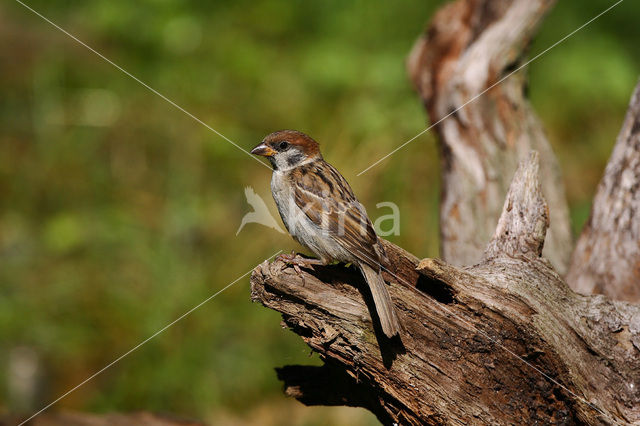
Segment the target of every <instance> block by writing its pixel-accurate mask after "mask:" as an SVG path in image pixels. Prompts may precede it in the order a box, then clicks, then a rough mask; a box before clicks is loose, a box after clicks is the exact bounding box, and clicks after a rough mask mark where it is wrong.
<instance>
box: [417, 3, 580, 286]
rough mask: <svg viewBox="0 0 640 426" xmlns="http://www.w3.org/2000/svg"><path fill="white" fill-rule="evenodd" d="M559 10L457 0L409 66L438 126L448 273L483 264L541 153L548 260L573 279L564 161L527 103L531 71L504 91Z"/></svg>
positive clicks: (430, 31) (439, 16)
mask: <svg viewBox="0 0 640 426" xmlns="http://www.w3.org/2000/svg"><path fill="white" fill-rule="evenodd" d="M553 4H554V1H552V0H458V1H456V2H454V3H450V4H448V5H446V6H444V7H443V8H442V9H441V10H440V11H439V12H437V13H436V15H435V16H434V18H433V19H432V22H431V25H430V27H429V29H428V30H427V32H426V33H425V34H424V35H423V36H422V37H421V38H420V39H419V40H418V41H417V42H416V44H415V46H414V48H413V50H412V52H411V54H410V56H409V60H408V70H409V74H410V76H411V79H412V80H413V82H414V84H415V87H416V89H417V91H418V92H419V94H420V96H421V97H422V99H423V101H424V104H425V107H426V109H427V112H428V114H429V117H430V119H431V122H432V123H434V124H435V123H437V124H436V126H435V129H436V131H437V133H438V136H439V139H440V148H441V157H442V175H443V179H442V202H441V206H440V232H441V255H442V258H443V259H444V260H446V261H447V262H449V263H452V264H455V265H472V264H474V263H477V262H478V261H480V259H481V257H482V254H483V250H484V248H485V246H486V244H487V242H488V241H489V239H490V238H491V232H492V230H493V229H495V226H496V223H497V221H498V216H499V214H500V208H501V206H502V202H503V200H504V196H505V194H506V192H507V188H508V185H509V178H510V177H511V176H513V173H514V171H515V169H516V167H517V165H518V162H519V161H520V160H522V159H523V158H525V157H526V155H527V153H528V152H529V151H530V150H531V149H534V150H536V151H538V152H539V153H540V157H541V160H542V161H541V167H542V178H541V179H542V180H541V184H542V192H543V193H544V194H545V197H546V199H547V200H548V202H549V208H550V211H549V215H550V219H551V227H550V230H549V235H548V236H547V243H546V247H545V250H544V251H545V256H546V257H547V258H548V259H549V260H551V262H552V263H553V265H554V266H555V268H556V270H557V271H559V272H560V273H561V274H564V273H565V272H566V270H567V267H568V263H569V257H570V253H571V247H572V238H571V228H570V224H569V215H568V208H567V202H566V198H565V193H564V184H563V182H562V179H561V176H560V172H559V167H558V164H557V161H556V158H555V156H554V154H553V152H552V150H551V147H550V145H549V143H548V141H547V139H546V137H545V135H544V132H543V129H542V126H541V124H540V122H539V121H538V118H537V117H536V115H535V113H534V111H533V109H532V107H531V105H530V104H529V102H528V100H527V99H526V93H525V92H526V76H525V71H524V70H519V71H517V72H516V73H515V74H513V75H511V76H509V77H508V78H506V79H505V80H504V81H501V80H502V79H503V78H505V77H506V76H507V75H508V74H509V73H511V72H512V71H515V70H516V69H518V67H520V66H521V64H523V63H524V61H525V52H526V50H527V46H528V45H529V42H530V41H531V38H532V37H533V35H534V34H535V30H536V28H537V26H538V24H539V22H540V21H541V19H542V17H543V16H544V14H545V13H546V12H547V11H548V10H549V8H550V7H551V6H552V5H553ZM498 82H500V83H499V84H497V85H495V84H496V83H498ZM493 85H495V87H492V86H493ZM487 89H489V90H488V91H487V92H486V93H484V94H482V95H481V96H479V97H477V96H478V95H479V94H481V93H482V92H483V91H485V90H487ZM476 97H477V98H476ZM459 108H460V109H459ZM454 111H455V112H454Z"/></svg>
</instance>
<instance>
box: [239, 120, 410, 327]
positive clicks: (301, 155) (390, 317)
mask: <svg viewBox="0 0 640 426" xmlns="http://www.w3.org/2000/svg"><path fill="white" fill-rule="evenodd" d="M251 153H252V154H255V155H261V156H263V157H267V158H268V159H269V162H270V163H271V165H272V166H273V175H272V177H271V192H272V194H273V198H274V200H275V202H276V205H277V206H278V211H279V212H280V216H281V217H282V221H283V222H284V224H285V226H286V228H287V230H288V231H289V233H290V234H291V236H293V238H295V239H296V240H297V241H298V242H299V243H300V244H302V245H303V246H305V247H307V248H308V249H310V250H311V251H313V253H315V255H316V256H318V258H319V259H306V258H302V257H299V256H295V255H281V256H280V258H281V259H282V260H284V261H286V262H287V263H289V264H292V265H294V268H296V270H297V271H298V272H300V269H299V267H300V266H302V267H312V265H326V264H327V263H329V262H331V261H332V260H337V261H340V262H345V263H353V264H354V265H356V266H357V267H358V268H359V269H360V271H361V272H362V274H363V275H364V278H365V280H366V281H367V284H368V285H369V288H370V290H371V295H372V296H373V301H374V304H375V307H376V312H377V313H378V317H379V318H380V325H381V326H382V331H383V332H384V334H385V335H386V336H387V337H393V336H394V335H396V334H399V332H400V323H399V321H398V317H397V315H396V312H395V309H394V307H393V302H392V300H391V297H390V296H389V292H388V291H387V287H386V283H385V282H384V279H383V278H382V275H381V269H382V265H383V264H385V263H386V262H387V260H386V254H385V253H384V249H383V247H382V245H381V244H380V241H379V240H378V236H377V235H376V233H375V231H374V229H373V226H372V224H371V221H370V220H369V218H368V216H367V213H366V211H365V209H364V207H363V206H362V204H360V202H359V201H358V200H357V199H356V197H355V195H354V194H353V191H352V190H351V187H350V186H349V184H348V183H347V181H346V180H345V178H344V177H342V175H341V174H340V173H339V172H338V171H337V170H336V169H335V168H334V167H333V166H332V165H330V164H329V163H327V162H326V161H324V159H323V158H322V154H320V148H319V146H318V143H317V142H316V141H315V140H313V139H312V138H311V137H309V136H307V135H305V134H304V133H302V132H298V131H295V130H282V131H279V132H275V133H271V134H270V135H268V136H267V137H265V138H264V140H263V141H262V142H261V143H260V144H259V145H258V146H256V147H255V148H254V149H253V150H252V151H251Z"/></svg>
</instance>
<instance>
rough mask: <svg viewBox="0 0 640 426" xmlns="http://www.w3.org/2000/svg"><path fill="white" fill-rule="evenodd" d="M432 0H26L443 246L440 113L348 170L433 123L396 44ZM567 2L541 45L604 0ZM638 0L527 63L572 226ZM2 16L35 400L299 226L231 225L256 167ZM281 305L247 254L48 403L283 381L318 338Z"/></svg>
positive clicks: (204, 400)
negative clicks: (289, 318) (278, 136)
mask: <svg viewBox="0 0 640 426" xmlns="http://www.w3.org/2000/svg"><path fill="white" fill-rule="evenodd" d="M440 3H441V2H422V1H417V0H410V1H406V2H399V3H398V2H396V3H393V2H389V3H375V6H374V5H372V3H370V2H366V3H365V2H364V1H355V2H351V3H345V2H338V1H336V0H333V1H319V0H314V1H310V2H287V1H284V0H272V1H259V2H247V1H241V2H232V1H218V2H194V1H178V0H146V1H137V2H125V1H102V0H101V1H98V0H94V1H89V2H80V3H78V2H56V3H52V2H45V1H43V0H38V1H35V0H34V1H31V2H29V4H30V5H31V6H32V7H34V8H35V9H36V10H38V11H39V12H41V13H42V14H43V15H45V16H47V17H49V18H50V19H52V20H53V21H54V22H56V23H58V24H60V25H61V26H62V27H63V28H65V29H67V30H68V31H69V32H71V33H72V34H74V35H76V36H78V37H79V38H80V39H81V40H83V41H85V42H86V43H88V44H89V45H90V46H92V47H94V48H95V49H97V50H98V51H99V52H101V53H103V54H104V55H105V56H107V57H108V58H110V59H112V60H113V61H114V62H116V63H117V64H119V65H121V66H122V67H123V68H125V69H126V70H128V71H129V72H131V73H132V74H134V75H135V76H137V77H138V78H140V79H141V80H142V81H144V82H146V83H147V84H149V85H150V86H151V87H153V88H155V89H157V90H158V91H159V92H161V93H162V94H164V95H166V96H167V97H168V98H170V99H172V100H173V101H175V102H176V103H177V104H179V105H181V106H182V107H184V108H185V109H186V110H188V111H189V112H191V113H192V114H194V115H195V116H196V117H198V118H200V119H201V120H203V121H204V122H206V123H207V124H209V125H211V126H212V127H213V128H215V129H217V130H218V131H220V132H221V133H223V134H224V135H226V136H228V137H229V138H231V139H232V140H234V141H235V142H236V143H238V144H239V145H240V146H242V147H243V148H245V149H250V148H251V147H252V146H254V145H255V144H256V143H257V142H258V141H259V140H260V139H261V138H262V137H263V136H264V135H265V134H267V133H270V132H271V131H274V130H277V129H282V128H296V129H300V130H302V131H305V132H308V133H310V134H311V135H313V136H314V137H315V138H316V139H318V140H319V141H320V142H321V144H322V146H323V151H324V154H325V157H326V158H327V159H328V160H329V161H330V162H332V163H334V164H335V165H336V166H337V167H338V168H339V169H340V170H341V171H343V172H344V174H345V176H346V177H347V179H348V180H349V181H350V182H351V183H352V185H353V187H354V189H355V191H356V193H357V194H358V195H359V196H360V198H361V199H362V201H363V202H364V204H365V205H366V206H367V207H368V208H369V211H370V213H371V215H372V216H376V212H375V204H376V203H377V202H380V201H393V202H395V203H397V204H398V205H399V207H400V209H401V212H402V221H401V235H400V236H399V237H396V238H395V240H394V241H395V242H397V243H398V244H400V245H402V246H403V247H405V248H406V249H408V250H409V251H412V252H414V253H416V254H417V255H420V256H437V253H438V231H437V215H438V189H439V176H438V157H437V149H436V146H435V138H434V136H433V135H431V134H427V135H424V136H422V137H421V138H419V139H418V140H416V141H415V142H413V143H412V144H411V145H409V146H408V147H406V148H405V149H403V150H401V151H400V152H398V153H397V154H396V155H394V156H393V157H392V158H390V159H389V160H388V161H385V162H384V163H382V164H381V165H379V166H378V167H376V168H374V169H372V170H371V171H370V172H368V173H367V174H366V175H364V176H363V177H356V174H357V173H358V172H359V171H360V170H362V169H364V168H365V167H367V166H368V165H369V164H371V163H372V162H373V161H376V160H378V159H379V158H380V157H382V156H383V155H385V154H386V153H388V152H389V151H391V150H392V149H394V148H395V147H397V146H398V145H400V144H401V143H403V142H405V141H406V140H408V139H410V138H411V137H413V136H414V135H415V134H417V133H418V132H420V131H421V130H422V129H424V127H425V123H426V120H425V114H424V111H423V109H422V106H421V104H420V102H419V100H418V98H417V96H416V95H415V94H414V93H413V91H412V89H411V87H410V84H409V82H408V79H407V78H406V76H405V70H404V60H405V57H406V54H407V53H408V51H409V49H410V47H411V45H412V43H413V41H414V40H415V38H416V37H417V35H418V34H419V33H420V32H421V31H422V29H423V28H424V25H425V23H426V22H427V20H428V18H429V16H430V15H431V14H432V12H433V11H434V10H435V8H436V7H437V6H439V4H440ZM574 6H575V5H571V4H569V3H566V2H559V4H558V6H557V8H556V9H555V10H553V11H552V12H551V14H550V15H549V17H548V19H547V20H546V21H545V23H544V25H543V27H542V31H541V34H540V36H539V38H538V40H537V41H536V43H535V44H534V46H533V47H532V55H531V56H533V54H536V53H537V52H540V51H542V50H543V49H544V48H546V47H547V46H549V45H551V44H552V43H554V42H555V41H557V40H558V39H559V38H561V37H562V36H564V35H565V34H567V33H569V32H570V31H572V30H573V29H575V28H576V27H578V26H579V25H581V24H582V23H584V22H586V21H587V20H588V19H590V18H591V17H592V16H594V15H596V14H597V13H598V12H599V11H600V10H602V8H603V7H604V6H603V5H602V4H601V2H598V1H595V0H589V1H584V2H582V3H581V8H579V9H577V8H575V7H574ZM638 13H640V6H639V5H637V4H635V3H633V2H625V3H623V4H622V5H620V6H619V7H618V8H616V9H614V10H613V11H612V12H611V13H610V14H608V15H606V16H604V17H603V18H602V19H600V20H598V21H596V22H594V23H593V24H591V25H590V26H589V27H587V28H585V29H584V30H583V31H581V32H580V33H578V34H576V35H575V36H574V37H572V38H571V39H569V40H567V41H566V42H565V43H563V44H561V45H560V46H558V47H557V48H555V49H554V50H552V51H550V52H549V53H548V54H546V55H544V56H543V57H541V58H540V59H539V60H537V61H536V62H535V63H534V64H532V65H531V67H530V70H529V71H530V75H531V88H530V90H531V97H532V100H533V103H534V105H535V106H536V109H537V110H538V112H539V114H540V116H541V118H542V120H543V121H544V122H545V124H546V125H547V129H548V132H549V135H550V139H551V141H552V143H553V145H554V149H555V150H556V152H557V153H558V155H559V158H560V161H561V163H562V166H563V168H564V173H565V178H566V182H567V190H568V196H569V199H570V201H571V205H572V209H573V210H572V211H573V215H574V221H575V225H576V230H579V229H580V226H581V223H582V222H583V221H584V220H585V219H586V216H587V215H588V211H589V202H590V199H591V196H592V194H593V191H594V189H595V185H596V184H597V182H598V179H599V177H600V174H601V172H602V169H603V167H604V164H605V163H606V160H607V157H608V155H609V153H610V150H611V147H612V145H613V142H614V140H615V135H616V134H617V131H618V129H619V126H620V124H621V122H622V117H623V114H624V111H625V109H626V103H627V100H628V98H629V96H630V94H631V90H632V87H633V85H634V84H635V81H636V78H637V74H638V69H639V65H640V53H639V52H638V51H637V49H636V43H637V40H638V36H639V35H640V34H639V32H640V28H638V27H637V25H636V22H635V17H637V16H638ZM0 28H1V29H0V43H1V44H2V49H0V61H1V63H2V67H0V90H1V93H2V97H0V126H1V128H2V131H0V194H1V197H0V347H2V348H7V350H3V351H1V353H0V362H1V365H7V363H8V353H9V349H10V348H12V347H16V346H27V347H30V348H33V349H34V350H35V351H36V352H37V353H38V354H39V356H40V359H41V360H42V364H43V366H44V369H45V371H46V375H47V379H48V380H46V383H48V384H49V386H48V387H47V388H46V392H44V394H43V396H42V399H40V400H38V401H36V402H35V406H34V407H33V408H34V409H37V408H40V407H39V406H38V404H43V403H45V402H48V401H50V400H52V399H54V398H55V397H57V396H58V395H60V394H61V393H63V392H65V391H66V390H68V389H69V388H71V387H73V386H75V385H76V384H77V383H79V382H80V381H82V380H83V379H84V378H86V377H88V376H89V375H91V374H92V373H94V372H95V371H97V370H99V369H100V368H102V367H103V366H104V365H106V364H108V363H109V362H111V361H112V360H114V359H115V358H117V357H118V356H119V355H121V354H123V353H125V352H126V351H127V350H129V349H130V348H132V347H133V346H135V345H136V344H138V343H139V342H141V341H142V340H144V339H145V338H147V337H149V336H151V335H152V334H153V333H155V332H156V331H157V330H159V329H160V328H162V327H164V326H165V325H166V324H168V323H170V322H171V321H173V320H174V319H176V318H178V317H179V316H180V315H182V314H183V313H184V312H186V311H187V310H189V309H190V308H191V307H193V306H195V305H196V304H198V303H200V302H201V301H202V300H204V299H205V298H207V297H209V296H210V295H212V294H213V293H215V292H216V291H217V290H219V289H221V288H222V287H224V286H225V285H226V284H228V283H229V282H231V281H232V280H234V279H236V278H237V277H238V276H240V275H241V274H243V273H245V272H247V271H249V270H250V269H251V268H252V267H253V266H255V265H256V264H257V263H259V262H260V261H262V260H263V259H264V258H265V257H267V256H270V255H271V254H273V253H275V252H276V250H278V249H282V250H284V251H289V250H291V249H292V248H297V247H296V245H295V244H294V243H293V242H292V240H291V239H290V238H289V237H288V236H284V235H280V234H278V233H276V232H274V231H272V230H270V229H267V228H264V227H260V226H259V225H255V224H249V225H247V226H246V227H245V228H244V229H243V230H242V232H240V234H239V235H238V236H237V237H236V236H235V232H236V229H237V227H238V226H239V224H240V219H241V217H242V216H243V215H244V214H245V213H246V212H248V211H250V207H249V206H248V205H246V202H245V200H244V192H243V189H244V187H245V186H252V187H253V188H254V189H255V190H256V192H257V193H258V194H260V195H262V196H263V197H264V198H265V199H266V200H269V202H270V199H271V197H270V193H269V187H268V180H269V172H268V170H267V169H265V168H263V167H261V166H260V165H259V164H257V163H256V162H255V161H253V160H251V159H249V158H248V157H247V156H246V155H245V154H244V153H242V152H240V151H239V150H238V149H237V148H235V147H233V146H232V145H231V144H229V143H227V142H226V141H224V140H223V139H221V138H220V137H219V136H217V135H215V134H214V133H212V132H210V131H209V130H207V129H206V128H205V127H203V126H202V125H200V124H198V123H197V122H195V121H194V120H193V119H191V118H190V117H188V116H187V115H185V114H184V113H183V112H181V111H179V110H177V109H176V108H174V107H173V106H171V105H170V104H168V103H167V102H165V101H164V100H162V99H160V98H159V97H157V96H156V95H154V94H153V93H152V92H150V91H149V90H147V89H145V88H144V87H142V86H140V85H139V84H138V83H136V82H135V81H133V80H132V79H130V78H129V77H127V76H126V75H124V74H123V73H122V72H120V71H118V70H117V69H115V68H114V67H112V66H111V65H109V64H107V63H106V62H104V61H103V60H102V59H100V58H98V57H97V56H95V55H94V54H93V53H91V52H89V51H87V50H86V49H85V48H84V47H82V46H80V45H79V44H77V43H76V42H74V41H73V40H71V39H70V38H68V37H67V36H65V35H64V34H62V33H60V32H58V31H57V30H55V29H54V28H53V27H51V26H50V25H49V24H47V23H46V22H44V21H42V20H41V19H40V18H38V17H36V16H35V15H33V14H32V13H31V12H29V11H27V10H26V9H24V8H22V7H21V6H20V5H19V4H18V3H12V2H8V3H4V4H3V5H2V6H0ZM270 206H271V207H273V206H272V203H271V204H270ZM278 322H279V318H278V315H277V314H275V313H273V312H270V311H268V310H266V309H264V308H262V307H260V306H257V305H253V304H251V303H250V300H249V287H248V277H245V278H243V279H241V280H239V281H238V283H237V284H235V285H234V286H232V287H231V288H230V289H229V290H227V291H226V292H224V293H222V294H221V295H220V296H218V297H216V298H215V299H213V300H211V301H210V302H208V303H207V304H205V305H204V306H202V307H201V308H200V309H198V310H196V311H195V312H193V313H192V314H191V315H190V316H188V317H187V318H185V319H184V320H182V321H180V322H178V323H177V324H176V325H174V326H173V327H171V328H170V329H168V330H167V331H165V332H164V333H162V334H161V335H159V336H157V337H156V338H154V339H153V340H151V341H149V342H148V343H147V344H146V345H144V346H142V347H141V348H140V349H138V350H137V351H135V352H133V353H132V354H131V355H130V356H128V357H126V358H125V359H123V360H122V361H121V362H119V363H118V364H116V365H115V366H113V367H112V368H111V369H109V370H107V371H106V372H105V373H104V374H102V375H101V376H99V377H97V378H96V379H95V380H93V381H91V382H89V383H87V384H86V385H85V386H83V387H82V388H80V389H79V390H78V391H76V392H75V393H73V394H71V395H70V396H69V397H68V398H66V399H65V400H63V401H62V402H61V403H60V405H61V406H66V407H69V408H75V409H81V410H99V411H113V410H119V411H127V410H140V409H148V410H156V411H168V412H175V413H182V414H186V415H191V416H194V417H199V418H205V419H216V418H219V416H220V415H221V413H244V412H246V411H247V410H248V408H247V407H253V406H259V405H260V402H261V401H272V400H275V399H277V398H280V396H279V395H280V384H279V383H278V382H277V380H276V379H275V375H274V373H273V370H272V368H273V367H274V366H278V365H283V364H292V363H313V362H318V361H317V360H316V359H315V358H311V359H310V358H309V357H308V354H309V351H308V349H307V348H306V347H305V346H304V345H303V344H302V343H301V342H300V341H299V339H297V338H296V337H295V336H294V335H293V334H292V333H290V332H287V331H284V330H282V329H281V328H280V327H279V326H278ZM6 378H7V371H6V369H2V370H1V372H0V380H1V381H2V382H1V383H3V385H2V387H0V401H2V400H4V401H7V400H8V396H9V395H8V394H9V389H8V387H7V386H5V385H4V384H5V383H6ZM278 404H280V403H277V404H276V406H278V407H281V405H278ZM9 408H11V407H5V409H9ZM245 414H246V413H245ZM245 414H243V415H245ZM226 415H230V414H226ZM232 415H236V414H232ZM366 419H369V417H367V418H366ZM353 421H354V420H353V419H351V420H350V421H348V422H347V421H345V422H347V423H351V424H353ZM312 423H313V424H321V423H318V422H312Z"/></svg>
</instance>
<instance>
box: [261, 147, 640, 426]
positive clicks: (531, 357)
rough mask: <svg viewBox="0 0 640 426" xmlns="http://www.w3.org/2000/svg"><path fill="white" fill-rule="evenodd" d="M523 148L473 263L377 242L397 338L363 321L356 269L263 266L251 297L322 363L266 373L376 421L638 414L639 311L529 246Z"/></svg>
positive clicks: (536, 235) (532, 161) (535, 197)
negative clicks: (590, 291) (568, 278)
mask: <svg viewBox="0 0 640 426" xmlns="http://www.w3.org/2000/svg"><path fill="white" fill-rule="evenodd" d="M537 170H538V158H537V155H535V154H532V155H531V156H530V157H529V158H528V160H527V161H526V163H523V165H521V167H520V168H519V169H518V172H517V174H516V176H515V178H514V179H513V183H512V185H511V187H510V189H509V193H508V195H507V198H506V201H505V203H504V207H503V211H502V215H501V217H500V221H499V224H498V227H497V229H496V232H495V234H494V236H493V239H492V241H491V242H490V244H489V245H488V247H487V248H486V250H485V252H484V257H483V259H482V261H481V262H480V263H479V264H477V265H475V266H472V267H463V268H461V267H455V266H452V265H450V264H448V263H446V262H444V261H442V260H438V259H425V260H423V261H421V262H418V260H417V259H416V258H415V257H414V256H412V255H411V254H409V253H407V252H405V251H404V250H402V249H401V248H399V247H396V246H394V245H393V244H391V243H388V242H384V243H385V248H386V250H387V253H388V254H389V257H390V266H389V267H390V269H391V270H390V271H386V272H385V279H386V280H387V281H388V282H389V283H390V289H389V291H390V294H391V297H392V298H393V300H394V303H395V305H396V309H397V311H398V315H399V318H400V321H401V322H402V324H403V333H402V334H401V341H400V340H388V339H385V338H384V335H383V334H382V333H381V331H380V330H378V329H377V327H376V326H374V324H376V321H375V320H374V321H372V319H371V318H370V316H369V312H370V309H367V304H368V305H369V306H370V305H371V300H370V296H369V294H368V292H367V291H366V285H365V283H364V282H363V280H362V278H361V276H360V274H359V273H358V272H357V271H356V270H355V269H353V268H345V267H343V266H339V265H333V266H327V267H316V269H315V270H314V271H311V270H303V276H304V280H303V277H301V276H299V275H298V274H297V273H295V271H294V270H293V268H290V267H287V266H286V265H284V264H282V263H280V262H274V263H271V264H269V263H266V262H265V263H263V264H261V265H260V266H258V267H257V268H256V269H255V270H254V272H253V275H252V277H251V295H252V299H253V300H254V301H258V302H260V303H262V304H263V305H265V306H267V307H269V308H271V309H275V310H276V311H278V312H281V313H282V316H283V320H284V324H285V325H286V326H287V327H289V328H290V329H291V330H293V331H294V332H295V333H297V334H298V335H300V337H302V339H303V340H304V341H305V342H306V343H307V344H308V345H309V346H310V347H311V348H312V349H313V350H314V351H316V352H317V353H319V354H320V357H321V358H322V359H323V360H324V361H325V366H324V367H300V366H298V367H285V368H283V369H280V370H279V377H280V378H281V379H282V380H284V382H285V385H286V389H285V390H286V392H287V393H288V394H290V395H292V396H295V397H296V398H297V399H299V400H300V401H302V402H304V403H307V404H344V405H353V406H362V407H365V408H367V409H369V410H371V411H372V412H373V413H375V414H376V415H377V416H378V418H379V419H380V420H381V421H382V422H383V423H385V424H390V423H393V422H397V423H400V424H416V425H417V424H469V423H478V424H506V423H520V422H522V421H523V420H525V421H526V422H538V423H541V424H549V423H553V424H556V423H560V424H576V423H587V424H615V423H627V422H640V307H638V306H633V305H630V304H628V303H625V302H616V301H609V300H607V299H606V298H605V297H603V296H599V295H598V296H582V295H578V294H576V293H574V292H572V291H571V290H570V289H569V288H568V286H567V285H566V284H565V283H564V282H563V280H562V278H561V276H560V275H559V274H558V273H557V272H556V271H555V270H554V268H553V267H552V265H551V264H550V263H549V262H548V261H547V260H546V259H544V258H543V257H541V251H542V247H543V243H544V236H545V232H546V229H547V224H548V217H547V215H548V213H547V208H546V203H545V200H544V198H543V197H542V194H541V192H540V185H539V183H538V178H537Z"/></svg>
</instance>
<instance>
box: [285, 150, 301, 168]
mask: <svg viewBox="0 0 640 426" xmlns="http://www.w3.org/2000/svg"><path fill="white" fill-rule="evenodd" d="M303 158H304V155H302V154H301V153H299V152H298V153H296V154H293V155H290V156H289V157H287V164H288V165H290V166H295V165H296V164H298V163H299V162H301V161H302V160H303Z"/></svg>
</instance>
